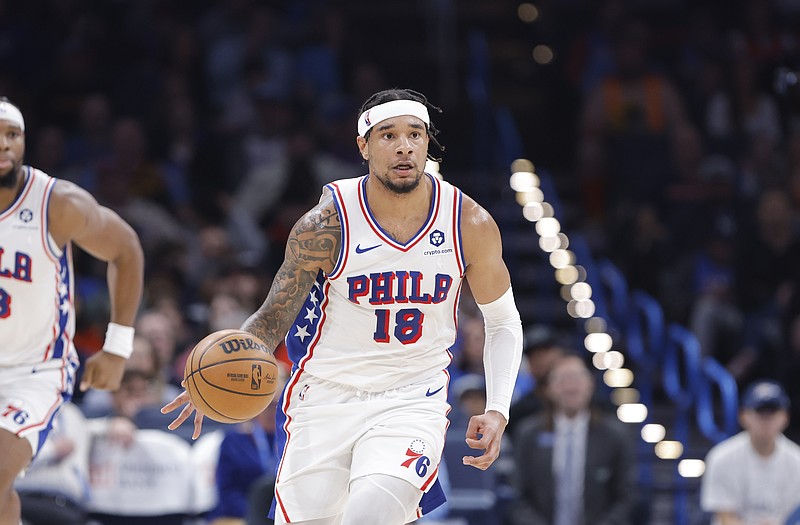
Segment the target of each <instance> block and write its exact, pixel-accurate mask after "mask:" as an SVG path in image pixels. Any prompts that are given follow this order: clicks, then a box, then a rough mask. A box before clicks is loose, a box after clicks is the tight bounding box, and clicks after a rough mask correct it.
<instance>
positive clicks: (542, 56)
mask: <svg viewBox="0 0 800 525" xmlns="http://www.w3.org/2000/svg"><path fill="white" fill-rule="evenodd" d="M553 56H554V55H553V48H551V47H550V46H548V45H545V44H539V45H538V46H536V47H534V48H533V60H534V61H536V63H537V64H541V65H545V64H549V63H550V62H552V61H553Z"/></svg>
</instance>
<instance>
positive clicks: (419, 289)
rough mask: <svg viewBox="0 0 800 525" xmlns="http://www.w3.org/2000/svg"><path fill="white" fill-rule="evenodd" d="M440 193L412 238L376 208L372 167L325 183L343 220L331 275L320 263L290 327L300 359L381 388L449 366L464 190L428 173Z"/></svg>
mask: <svg viewBox="0 0 800 525" xmlns="http://www.w3.org/2000/svg"><path fill="white" fill-rule="evenodd" d="M426 176H427V177H428V178H429V179H430V180H431V181H432V184H433V198H432V203H431V207H430V212H429V215H428V218H427V220H426V221H425V224H424V225H423V226H422V227H421V228H420V230H419V231H418V232H417V233H416V235H414V236H413V238H411V240H409V241H408V242H406V243H399V242H397V241H396V240H394V239H392V238H391V236H390V235H389V234H388V233H386V232H385V231H384V230H383V229H382V228H381V226H380V225H379V224H378V223H377V222H376V220H375V219H374V217H373V216H372V212H371V210H370V208H369V203H368V202H367V199H366V180H367V176H363V177H359V178H353V179H343V180H339V181H335V182H332V183H330V184H328V185H327V186H326V188H327V189H329V190H330V191H331V192H332V194H333V198H334V201H335V206H336V209H337V211H338V213H339V217H340V220H341V224H342V243H341V251H340V253H339V258H338V260H337V262H336V266H335V267H334V268H333V270H332V271H331V272H330V274H327V275H326V274H324V273H323V272H320V274H319V275H318V276H317V281H316V283H315V285H314V287H313V288H312V291H311V293H310V294H309V297H308V299H307V300H306V302H305V304H304V306H303V308H301V310H300V313H299V314H298V316H297V318H296V319H295V322H294V324H293V325H292V327H291V328H290V330H289V332H288V333H287V335H286V347H287V349H288V351H289V357H290V358H291V359H292V361H293V362H294V364H295V366H298V367H300V368H302V369H304V370H305V371H306V372H308V373H310V374H313V375H315V376H317V377H321V378H323V379H327V380H330V381H334V382H337V383H341V384H345V385H349V386H352V387H355V388H358V389H361V390H364V391H368V392H375V391H383V390H389V389H392V388H397V387H400V386H403V385H408V384H410V383H413V382H415V381H419V380H421V379H424V378H426V377H429V376H430V375H432V374H434V373H436V372H438V371H441V370H443V369H445V368H446V367H447V365H448V364H449V363H450V361H451V359H452V355H451V354H450V352H449V348H450V347H451V346H452V345H453V343H454V341H455V338H456V329H457V326H456V310H457V308H458V301H459V296H460V294H461V283H462V280H463V277H464V272H465V269H466V267H465V263H464V257H463V253H462V247H461V228H460V219H461V202H462V194H461V192H460V191H459V190H458V189H457V188H455V187H454V186H452V185H451V184H449V183H447V182H444V181H440V180H438V179H436V178H434V177H431V176H430V175H426Z"/></svg>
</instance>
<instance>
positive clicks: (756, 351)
mask: <svg viewBox="0 0 800 525" xmlns="http://www.w3.org/2000/svg"><path fill="white" fill-rule="evenodd" d="M753 222H754V225H753V227H752V228H750V229H747V230H745V231H744V232H743V233H742V235H740V236H739V246H738V250H737V253H736V259H735V263H734V271H735V275H734V280H735V284H736V289H735V292H736V304H737V306H738V308H739V309H740V310H741V311H742V313H743V315H744V322H745V325H744V326H745V332H744V336H743V338H742V345H741V348H740V350H739V352H738V354H737V355H736V356H735V357H734V358H733V359H732V360H731V361H730V362H729V363H728V365H727V366H728V369H729V370H730V371H731V373H732V374H733V375H734V376H735V377H736V378H737V380H738V381H739V382H740V384H747V383H748V382H750V380H751V379H752V378H754V377H779V375H778V374H779V373H780V371H781V352H782V351H783V348H784V345H785V342H784V340H783V339H782V334H781V329H780V321H781V316H782V315H783V312H784V311H785V309H786V308H787V306H788V305H789V302H790V299H791V290H792V287H791V277H792V276H793V275H794V273H795V272H796V269H797V268H798V267H800V237H799V236H798V228H797V222H796V219H795V216H794V211H793V210H792V207H791V202H790V199H789V196H788V194H787V193H786V192H785V191H783V190H781V189H771V190H768V191H765V192H763V193H762V194H761V195H760V197H759V199H758V201H757V204H756V213H755V221H753ZM748 223H749V221H748ZM748 223H743V224H748Z"/></svg>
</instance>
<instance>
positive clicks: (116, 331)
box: [0, 97, 144, 525]
mask: <svg viewBox="0 0 800 525" xmlns="http://www.w3.org/2000/svg"><path fill="white" fill-rule="evenodd" d="M24 153H25V121H24V119H23V116H22V113H21V112H20V110H19V109H18V108H17V107H16V106H14V105H13V104H11V103H10V102H9V101H8V99H6V98H5V97H0V451H2V453H0V525H19V519H20V518H19V516H20V503H19V497H18V495H17V494H16V493H15V492H14V490H13V487H12V484H13V482H14V479H15V478H16V477H17V475H18V474H19V473H20V472H22V471H23V469H25V467H26V466H27V465H28V464H29V463H30V461H31V459H32V458H33V457H34V456H35V455H36V453H37V452H38V451H39V449H40V447H41V446H42V443H43V442H44V440H45V439H46V438H47V434H48V432H49V431H50V429H51V425H52V422H53V419H54V417H55V415H56V414H57V412H58V409H59V407H60V406H61V405H62V404H63V403H64V402H65V401H67V400H69V399H70V397H71V396H72V391H73V387H74V382H75V372H76V369H77V368H78V356H77V353H76V351H75V347H74V346H73V343H72V336H73V333H74V330H75V316H74V307H73V306H74V296H73V279H74V276H73V274H72V257H71V255H72V250H71V245H72V243H75V244H77V245H78V246H80V247H81V248H83V249H84V250H86V251H87V252H88V253H89V254H91V255H93V256H94V257H96V258H98V259H100V260H103V261H106V262H108V287H109V291H110V297H111V323H110V324H109V326H108V331H107V333H106V341H105V344H104V347H103V350H104V351H103V352H98V353H97V354H95V355H93V356H92V357H91V358H89V359H88V360H87V362H86V368H85V370H84V373H83V380H82V382H81V389H82V390H85V389H87V388H90V387H94V388H100V389H111V390H113V389H116V388H117V387H118V386H119V383H120V379H121V377H122V371H123V367H124V363H125V358H127V356H129V355H130V352H131V348H132V340H133V328H131V325H132V324H133V320H134V317H135V315H136V310H137V308H138V306H139V301H140V297H141V290H142V276H143V264H144V263H143V257H142V251H141V247H140V245H139V239H138V237H137V235H136V233H135V232H134V231H133V229H132V228H131V227H130V226H129V225H128V224H127V223H125V222H124V221H123V220H122V219H121V218H120V217H119V216H118V215H117V214H116V213H114V212H113V211H111V210H109V209H107V208H104V207H102V206H100V205H99V204H98V203H97V201H95V199H94V198H93V197H92V196H91V195H89V193H87V192H86V191H85V190H83V189H81V188H79V187H77V186H76V185H74V184H72V183H71V182H67V181H57V180H56V179H54V178H51V177H49V176H48V175H46V174H44V173H42V172H41V171H38V170H37V169H35V168H32V167H30V166H24V165H23V164H22V161H23V157H24Z"/></svg>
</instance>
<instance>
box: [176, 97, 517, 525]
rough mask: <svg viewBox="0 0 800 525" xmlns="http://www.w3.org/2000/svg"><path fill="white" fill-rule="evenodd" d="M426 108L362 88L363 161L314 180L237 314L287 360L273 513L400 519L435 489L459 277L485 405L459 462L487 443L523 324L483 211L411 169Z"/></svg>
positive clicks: (504, 409)
mask: <svg viewBox="0 0 800 525" xmlns="http://www.w3.org/2000/svg"><path fill="white" fill-rule="evenodd" d="M429 108H434V109H437V110H438V108H435V107H434V106H431V105H430V104H429V103H428V102H427V99H426V98H425V97H424V96H423V95H421V94H420V93H417V92H415V91H411V90H406V89H392V90H387V91H381V92H379V93H376V94H375V95H373V96H372V97H370V98H369V99H368V100H367V101H366V103H365V104H364V106H363V107H362V110H361V115H360V116H359V118H358V137H357V139H356V141H357V144H358V148H359V151H360V153H361V156H362V157H363V158H364V160H365V161H366V162H367V164H368V166H369V174H367V175H365V176H363V177H359V178H354V179H344V180H339V181H336V182H333V183H331V184H328V185H326V186H325V189H324V192H323V195H322V198H321V199H320V202H319V204H318V205H317V206H316V207H314V208H313V209H311V210H310V211H309V212H307V213H306V214H305V215H304V216H303V217H302V218H301V219H300V220H299V221H298V222H297V223H296V224H295V226H294V229H293V231H292V233H291V235H290V237H289V239H288V242H287V245H286V253H285V259H284V261H283V264H282V266H281V268H280V269H279V271H278V273H277V274H276V276H275V279H274V281H273V284H272V287H271V289H270V291H269V294H268V296H267V298H266V301H265V302H264V304H263V305H262V306H261V307H260V308H259V310H258V311H257V312H255V313H254V314H253V315H252V316H251V317H250V318H249V319H248V320H247V321H246V322H245V323H244V325H243V328H244V329H245V330H248V331H251V332H252V333H254V334H256V335H257V336H259V337H261V338H262V339H263V340H264V341H265V342H266V343H267V344H268V345H269V346H270V347H275V346H277V345H278V343H280V342H281V341H282V340H283V339H284V338H285V341H286V346H287V348H288V350H289V355H290V357H291V358H292V360H293V362H294V369H293V371H292V376H291V378H290V379H289V382H288V383H287V386H286V388H285V389H284V393H283V396H282V398H281V400H280V402H279V403H280V404H279V409H280V411H281V413H280V414H279V416H278V423H279V437H278V440H279V446H280V450H281V452H282V458H281V462H280V464H279V465H278V471H277V479H276V490H275V502H276V506H275V522H276V523H279V524H280V523H302V524H308V525H310V524H314V525H328V524H331V525H332V524H344V525H355V524H364V523H381V524H383V525H401V524H403V523H406V522H408V521H413V520H414V519H416V518H417V517H418V516H419V513H420V512H424V511H427V510H429V509H430V508H432V507H435V506H436V505H437V504H439V503H441V502H442V501H443V498H441V499H439V500H438V502H437V501H436V498H437V496H441V494H440V493H439V494H436V493H435V491H436V490H437V489H438V485H436V475H437V466H438V464H439V461H440V459H441V457H442V447H443V445H444V440H445V431H446V429H447V411H448V409H449V406H448V404H447V401H446V399H447V384H448V375H447V372H446V371H445V369H446V367H447V365H448V364H449V363H450V360H451V356H450V353H449V352H448V348H449V347H450V346H451V345H452V344H453V342H454V340H455V337H456V312H457V309H458V301H459V296H460V292H461V285H462V279H463V278H464V277H466V278H467V280H468V282H469V286H470V290H471V292H472V294H473V296H474V298H475V300H476V301H477V303H478V304H479V306H480V309H481V311H482V313H483V316H484V320H485V325H486V328H485V330H486V342H485V348H484V360H485V370H486V376H487V377H486V391H487V407H486V412H485V413H483V414H479V415H476V416H474V417H472V418H471V420H470V421H469V424H468V428H467V431H466V434H467V442H468V443H469V445H470V446H471V447H472V448H474V449H477V450H483V454H482V455H479V456H476V457H472V456H468V457H465V458H464V463H465V464H467V465H471V466H474V467H476V468H479V469H486V468H488V467H489V466H490V465H491V464H492V462H493V461H494V460H495V459H496V458H497V457H498V454H499V452H500V441H501V438H502V436H503V432H504V429H505V426H506V423H507V419H508V410H509V405H510V402H511V394H512V391H513V388H514V382H515V380H516V376H517V372H518V369H519V363H520V359H521V354H522V326H521V323H520V317H519V313H518V312H517V309H516V306H515V303H514V297H513V294H512V290H511V282H510V278H509V273H508V270H507V268H506V265H505V263H504V261H503V258H502V247H501V236H500V232H499V230H498V228H497V225H496V223H495V222H494V220H493V219H492V217H491V216H490V215H489V213H488V212H487V211H486V210H485V209H483V208H482V207H481V206H479V205H478V204H477V203H476V202H475V201H474V200H472V199H471V198H469V197H467V196H466V195H464V194H463V193H462V192H461V191H460V190H458V189H457V188H455V187H454V186H452V185H450V184H449V183H447V182H443V181H440V180H438V179H436V178H435V177H433V176H431V175H429V174H426V173H425V172H424V166H425V162H426V158H427V157H428V145H429V142H433V143H434V144H435V145H437V146H439V143H438V142H437V141H436V138H435V135H436V133H437V130H436V127H435V126H434V125H433V123H432V122H431V120H430V116H429V114H428V109H429ZM440 148H441V147H440ZM188 401H189V398H188V395H187V394H186V393H183V394H181V396H179V397H178V398H176V399H175V401H173V402H172V403H170V404H168V405H166V406H165V407H164V409H163V410H164V411H169V410H174V409H176V408H178V407H179V406H181V405H182V404H184V403H188ZM193 410H194V406H192V404H191V403H188V404H187V405H186V406H185V407H184V409H183V411H182V412H181V413H180V414H179V416H178V417H177V418H176V419H175V421H174V422H173V423H172V424H171V425H170V428H176V427H177V426H178V425H179V424H181V423H182V422H184V421H185V420H186V419H188V418H189V417H190V415H191V414H192V412H193ZM202 417H203V416H202V414H199V413H198V414H196V415H195V418H194V423H195V436H197V435H199V432H200V429H201V425H202ZM432 487H435V488H433V489H432ZM423 494H424V496H423ZM421 498H422V501H421ZM420 507H422V509H423V510H420Z"/></svg>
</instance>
